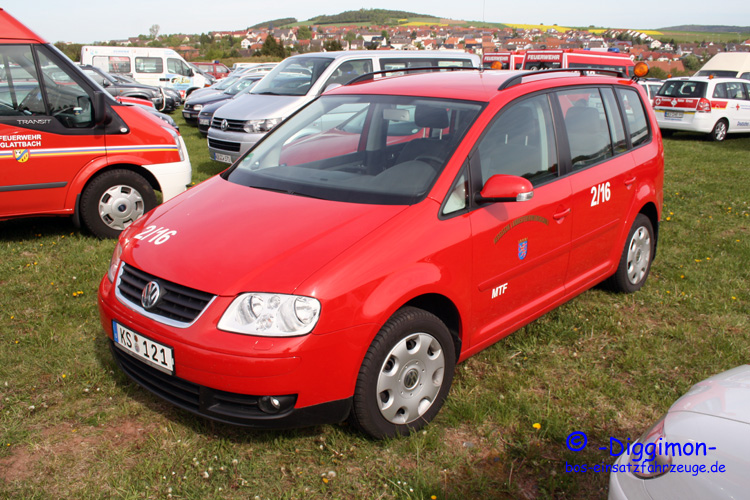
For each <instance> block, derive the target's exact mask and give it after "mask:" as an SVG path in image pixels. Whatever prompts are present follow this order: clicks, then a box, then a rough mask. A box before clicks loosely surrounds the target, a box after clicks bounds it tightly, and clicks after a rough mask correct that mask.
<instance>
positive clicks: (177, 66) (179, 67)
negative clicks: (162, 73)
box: [167, 57, 210, 76]
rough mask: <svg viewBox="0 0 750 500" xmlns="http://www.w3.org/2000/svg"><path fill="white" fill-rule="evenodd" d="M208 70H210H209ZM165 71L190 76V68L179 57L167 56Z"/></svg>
mask: <svg viewBox="0 0 750 500" xmlns="http://www.w3.org/2000/svg"><path fill="white" fill-rule="evenodd" d="M209 71H210V70H209ZM167 72H168V73H175V74H177V75H182V76H190V68H189V67H188V66H187V64H185V63H184V62H182V61H181V60H180V59H175V58H173V57H169V58H167Z"/></svg>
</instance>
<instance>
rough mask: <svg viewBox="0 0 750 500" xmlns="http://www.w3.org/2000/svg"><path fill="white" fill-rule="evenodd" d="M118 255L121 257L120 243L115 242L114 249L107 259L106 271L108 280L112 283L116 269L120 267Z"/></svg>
mask: <svg viewBox="0 0 750 500" xmlns="http://www.w3.org/2000/svg"><path fill="white" fill-rule="evenodd" d="M120 257H122V245H120V242H119V241H118V242H117V246H116V247H115V251H114V252H113V253H112V259H111V260H110V261H109V270H108V271H107V278H109V281H110V282H112V283H114V282H115V277H116V276H117V269H119V267H120Z"/></svg>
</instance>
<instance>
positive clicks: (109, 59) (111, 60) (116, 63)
mask: <svg viewBox="0 0 750 500" xmlns="http://www.w3.org/2000/svg"><path fill="white" fill-rule="evenodd" d="M91 64H92V65H94V66H96V67H97V68H99V69H101V70H104V71H106V72H107V73H131V72H132V71H133V70H132V68H131V67H130V58H129V57H127V56H94V57H93V58H92V60H91Z"/></svg>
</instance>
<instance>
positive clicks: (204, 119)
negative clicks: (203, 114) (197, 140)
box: [198, 118, 211, 125]
mask: <svg viewBox="0 0 750 500" xmlns="http://www.w3.org/2000/svg"><path fill="white" fill-rule="evenodd" d="M210 123H211V120H209V119H208V118H201V119H200V120H198V125H209V124H210Z"/></svg>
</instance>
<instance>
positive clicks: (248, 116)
mask: <svg viewBox="0 0 750 500" xmlns="http://www.w3.org/2000/svg"><path fill="white" fill-rule="evenodd" d="M310 100H311V97H308V96H304V95H303V96H288V95H261V94H253V93H250V94H244V95H241V96H237V98H236V99H232V100H231V101H229V102H228V103H227V104H225V105H224V106H222V107H221V111H219V112H218V113H220V115H219V114H217V115H216V116H217V118H222V119H227V120H265V119H267V118H286V117H287V116H289V115H291V114H292V113H294V112H295V111H297V109H299V108H300V107H302V105H303V104H305V103H307V102H309V101H310Z"/></svg>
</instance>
